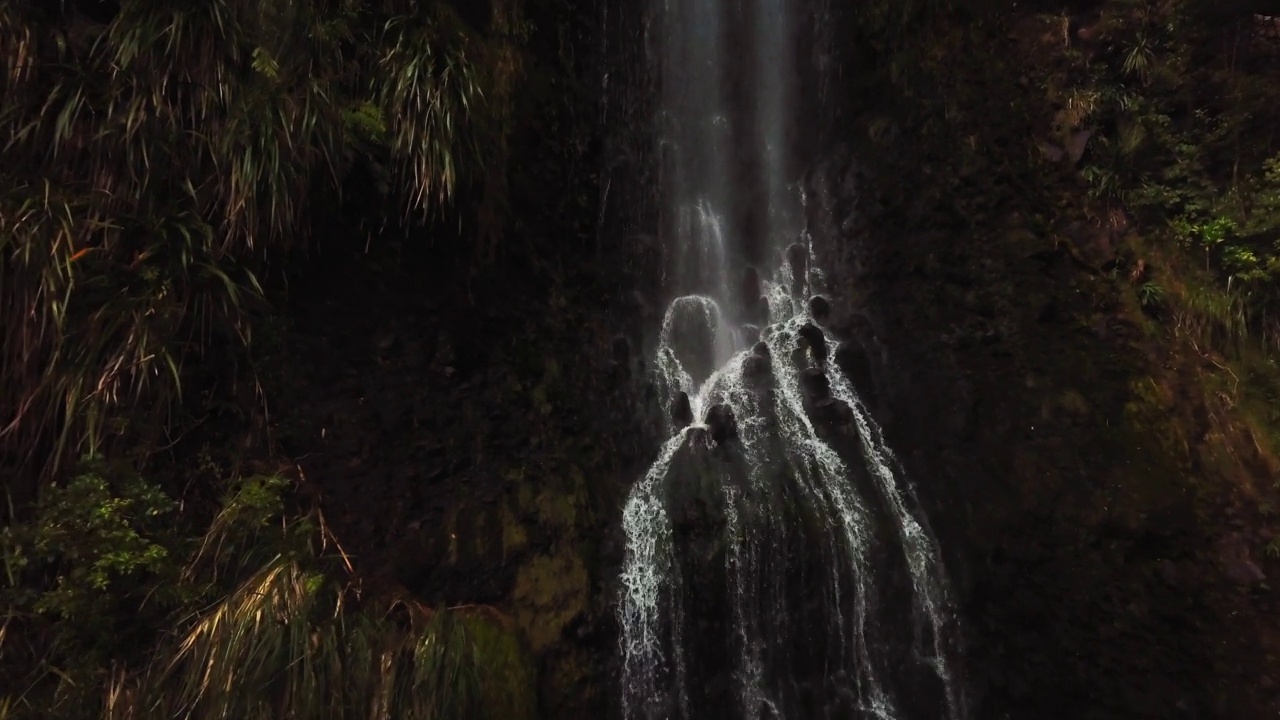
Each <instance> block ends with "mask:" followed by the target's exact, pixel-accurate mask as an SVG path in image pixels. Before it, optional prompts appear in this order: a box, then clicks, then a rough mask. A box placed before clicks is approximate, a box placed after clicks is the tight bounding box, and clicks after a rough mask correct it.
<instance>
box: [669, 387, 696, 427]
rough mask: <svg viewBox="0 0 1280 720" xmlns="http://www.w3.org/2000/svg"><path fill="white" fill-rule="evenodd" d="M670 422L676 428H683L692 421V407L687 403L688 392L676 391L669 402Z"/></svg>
mask: <svg viewBox="0 0 1280 720" xmlns="http://www.w3.org/2000/svg"><path fill="white" fill-rule="evenodd" d="M671 422H672V424H674V425H675V426H676V429H677V430H683V429H684V428H686V427H689V425H691V424H692V423H693V407H692V406H690V405H689V393H686V392H683V391H682V392H678V393H676V397H675V401H674V402H672V403H671Z"/></svg>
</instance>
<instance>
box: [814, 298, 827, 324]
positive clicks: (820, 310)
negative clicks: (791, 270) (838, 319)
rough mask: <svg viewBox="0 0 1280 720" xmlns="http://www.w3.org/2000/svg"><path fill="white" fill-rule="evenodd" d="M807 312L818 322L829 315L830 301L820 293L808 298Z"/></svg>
mask: <svg viewBox="0 0 1280 720" xmlns="http://www.w3.org/2000/svg"><path fill="white" fill-rule="evenodd" d="M809 314H810V315H813V319H814V320H817V321H819V322H821V321H823V320H826V319H827V318H828V317H830V316H831V302H830V301H829V300H827V299H826V298H825V297H823V296H821V295H814V296H813V297H811V298H809Z"/></svg>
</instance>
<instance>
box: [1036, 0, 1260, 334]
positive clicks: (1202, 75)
mask: <svg viewBox="0 0 1280 720" xmlns="http://www.w3.org/2000/svg"><path fill="white" fill-rule="evenodd" d="M1202 12H1203V8H1200V7H1193V4H1192V3H1188V2H1171V3H1144V2H1128V1H1127V0H1126V1H1120V0H1117V1H1116V2H1111V3H1107V4H1106V5H1105V6H1104V8H1103V14H1102V19H1101V21H1100V22H1099V24H1098V26H1097V28H1096V32H1097V34H1098V37H1099V39H1100V40H1101V41H1102V43H1103V44H1102V45H1101V46H1100V47H1099V49H1098V50H1097V51H1096V52H1095V53H1094V55H1093V57H1092V60H1091V61H1090V62H1089V63H1088V64H1087V67H1086V69H1085V71H1084V72H1081V71H1080V69H1079V67H1078V65H1066V64H1064V65H1061V66H1059V67H1058V68H1057V69H1056V72H1057V73H1058V76H1057V77H1056V79H1053V80H1051V81H1049V82H1048V83H1047V84H1048V85H1049V86H1051V87H1052V86H1056V87H1058V88H1059V89H1058V90H1057V92H1058V93H1059V95H1060V97H1061V98H1062V102H1064V103H1065V104H1066V105H1067V106H1068V108H1070V107H1071V106H1072V98H1076V97H1090V98H1093V99H1094V100H1095V102H1092V103H1091V104H1090V105H1089V107H1088V112H1079V113H1076V114H1075V115H1074V116H1073V117H1072V125H1073V127H1088V128H1090V129H1092V130H1093V132H1094V135H1093V138H1092V141H1091V146H1092V152H1091V153H1090V156H1089V160H1088V162H1087V164H1086V166H1085V167H1083V168H1082V169H1081V174H1082V177H1083V178H1084V179H1085V181H1086V182H1087V183H1088V185H1089V188H1090V194H1091V195H1092V196H1093V197H1095V198H1097V199H1099V200H1102V201H1105V202H1107V203H1112V204H1115V203H1119V204H1123V205H1125V206H1127V207H1128V208H1129V209H1130V210H1131V211H1132V212H1134V213H1135V214H1136V215H1137V216H1138V218H1139V219H1141V220H1144V221H1145V227H1147V228H1163V229H1162V230H1158V231H1157V232H1154V233H1149V238H1148V239H1149V240H1155V241H1157V242H1159V243H1161V245H1162V246H1163V247H1164V248H1167V249H1168V251H1169V252H1173V253H1175V254H1180V255H1184V256H1185V257H1187V258H1188V259H1189V260H1190V261H1191V262H1189V263H1187V264H1186V266H1185V267H1184V268H1183V269H1182V272H1181V275H1182V276H1183V277H1182V278H1181V279H1182V282H1179V283H1176V285H1177V288H1176V291H1175V292H1172V293H1171V299H1172V301H1173V304H1174V305H1177V306H1179V310H1178V312H1176V313H1175V314H1174V317H1175V318H1176V319H1177V321H1178V327H1179V328H1180V329H1183V330H1187V331H1189V332H1193V333H1194V334H1195V335H1194V337H1195V338H1196V339H1197V341H1204V342H1207V343H1209V344H1211V345H1214V346H1220V347H1223V348H1226V347H1231V346H1234V345H1237V344H1238V343H1239V342H1242V341H1243V340H1244V339H1246V338H1248V337H1250V336H1251V335H1255V334H1256V335H1258V336H1260V337H1269V336H1273V335H1274V328H1275V327H1277V326H1278V321H1280V318H1278V317H1277V316H1275V314H1274V313H1275V311H1276V300H1277V298H1280V211H1277V208H1278V207H1280V203H1278V200H1280V155H1277V150H1278V148H1277V147H1276V145H1275V142H1276V140H1277V138H1276V137H1275V135H1274V132H1273V131H1272V130H1273V128H1274V127H1276V126H1277V125H1278V124H1280V113H1277V108H1280V82H1278V81H1280V77H1277V76H1276V75H1275V73H1274V70H1273V69H1268V67H1267V66H1266V65H1265V64H1264V65H1251V64H1249V63H1247V62H1246V60H1247V58H1246V57H1245V53H1247V52H1249V51H1250V49H1251V47H1253V45H1251V43H1250V39H1249V33H1250V32H1251V31H1250V29H1249V23H1248V22H1241V23H1237V24H1235V25H1234V26H1232V27H1224V26H1217V25H1214V26H1210V25H1206V24H1205V23H1204V22H1201V21H1199V20H1197V19H1196V18H1198V17H1200V14H1202ZM1224 44H1227V45H1230V46H1232V47H1236V48H1239V49H1240V54H1239V55H1232V56H1231V57H1230V58H1223V56H1222V55H1221V53H1220V52H1218V48H1220V47H1223V46H1224ZM1078 62H1079V63H1084V60H1083V59H1081V60H1079V61H1078ZM1194 273H1203V274H1204V275H1205V276H1206V279H1204V280H1201V279H1199V278H1198V277H1193V276H1192V274H1194ZM1138 292H1139V294H1140V296H1141V297H1140V298H1139V300H1140V301H1141V302H1142V303H1143V304H1144V305H1145V304H1146V301H1147V300H1148V299H1149V293H1147V292H1146V291H1145V290H1144V289H1143V288H1141V287H1139V288H1138ZM1200 333H1204V334H1200ZM1220 343H1222V344H1223V345H1219V344H1220Z"/></svg>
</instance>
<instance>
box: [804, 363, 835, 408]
mask: <svg viewBox="0 0 1280 720" xmlns="http://www.w3.org/2000/svg"><path fill="white" fill-rule="evenodd" d="M800 392H801V394H802V395H803V396H804V401H805V404H807V405H816V404H817V403H819V402H821V401H823V400H826V399H827V398H829V397H831V381H830V380H828V379H827V375H826V373H824V372H822V371H821V370H819V369H818V368H805V369H804V370H802V371H800Z"/></svg>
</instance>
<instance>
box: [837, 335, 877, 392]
mask: <svg viewBox="0 0 1280 720" xmlns="http://www.w3.org/2000/svg"><path fill="white" fill-rule="evenodd" d="M836 367H838V368H840V370H841V371H842V372H844V374H845V376H846V377H848V378H849V382H851V383H853V387H854V389H855V390H857V391H858V392H859V393H867V392H870V391H871V389H872V387H874V385H873V382H872V376H871V358H870V357H868V356H867V351H866V350H865V349H864V348H863V347H862V343H859V342H857V341H853V340H846V341H844V342H842V343H840V345H839V346H837V347H836Z"/></svg>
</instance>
